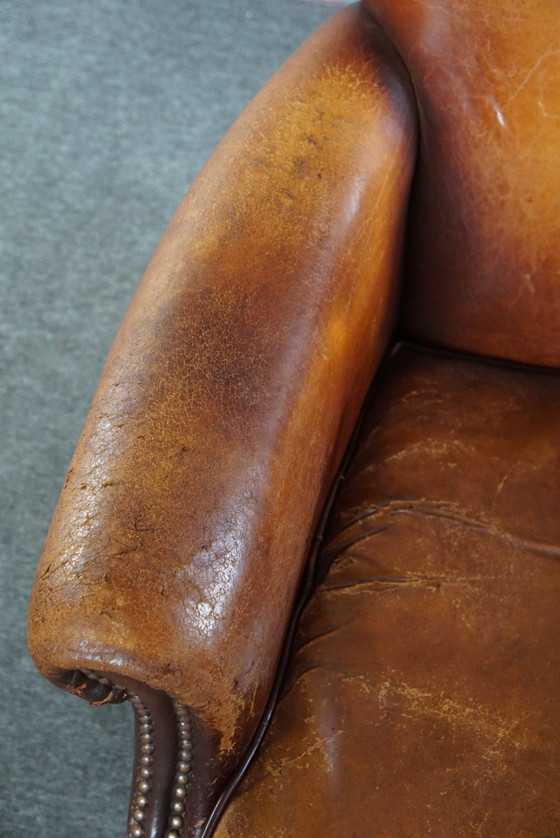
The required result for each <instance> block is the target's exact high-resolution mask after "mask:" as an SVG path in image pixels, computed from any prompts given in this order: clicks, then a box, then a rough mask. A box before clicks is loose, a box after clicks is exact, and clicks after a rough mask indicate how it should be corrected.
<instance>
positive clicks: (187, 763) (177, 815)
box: [165, 702, 192, 838]
mask: <svg viewBox="0 0 560 838" xmlns="http://www.w3.org/2000/svg"><path fill="white" fill-rule="evenodd" d="M175 713H176V715H177V735H178V743H179V751H178V756H177V770H176V774H175V785H174V787H173V798H172V800H171V814H170V816H169V829H168V830H167V832H166V833H165V838H180V831H181V829H182V827H183V814H184V811H185V798H186V797H187V791H188V787H189V781H190V775H191V772H192V725H191V720H190V716H189V711H188V709H187V708H186V707H184V706H183V705H182V704H179V703H178V702H175Z"/></svg>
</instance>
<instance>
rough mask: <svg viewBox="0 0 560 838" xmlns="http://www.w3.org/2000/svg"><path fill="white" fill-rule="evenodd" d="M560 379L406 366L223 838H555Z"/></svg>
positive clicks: (448, 365) (418, 359) (377, 418)
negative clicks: (264, 736) (255, 758)
mask: <svg viewBox="0 0 560 838" xmlns="http://www.w3.org/2000/svg"><path fill="white" fill-rule="evenodd" d="M559 426H560V374H559V373H557V372H552V371H540V370H530V369H526V368H523V367H513V366H511V367H508V366H499V365H496V364H492V363H487V362H484V361H477V360H474V359H470V358H464V357H453V356H445V355H437V354H431V353H428V352H425V351H421V350H418V349H413V348H404V349H401V350H400V351H399V352H398V353H397V354H396V356H395V357H394V358H393V359H392V361H391V362H390V364H389V366H388V367H387V369H386V370H385V373H384V375H383V377H382V381H381V382H380V384H379V387H378V389H377V391H376V393H375V395H374V399H373V402H372V407H371V410H370V412H369V415H368V419H367V422H366V426H365V430H364V434H363V438H362V440H361V443H360V445H359V448H358V451H357V453H356V456H355V458H354V460H353V462H352V465H351V467H350V470H349V473H348V475H347V480H346V481H345V484H344V488H343V490H342V491H341V492H340V494H339V496H338V500H337V502H336V506H335V509H334V511H333V516H332V519H331V528H330V533H329V537H328V540H327V543H326V545H325V548H324V552H323V560H324V562H325V563H326V565H329V564H330V563H332V564H331V566H330V570H329V571H328V573H327V575H326V578H325V579H324V581H323V582H322V584H320V585H319V587H318V588H317V590H316V592H315V594H314V596H313V597H312V599H311V601H310V602H309V604H308V606H307V608H306V611H305V613H304V615H303V618H302V620H301V624H300V628H299V631H298V636H297V643H296V650H295V653H294V655H293V660H292V665H291V669H290V672H289V675H288V678H287V681H286V684H285V688H284V697H283V699H282V700H281V702H280V704H279V707H278V709H277V712H276V715H275V718H274V721H273V723H272V726H271V729H270V730H269V733H268V736H267V738H266V739H265V742H264V745H263V747H262V749H261V752H260V754H259V757H258V759H257V760H256V761H255V762H254V763H253V765H252V767H251V768H250V770H249V773H248V775H247V776H246V778H245V780H244V782H243V784H242V786H241V788H240V790H239V792H238V794H237V796H236V798H235V799H234V800H233V801H232V803H231V804H230V807H229V809H228V811H227V812H226V814H225V816H224V818H223V820H222V823H221V825H220V827H219V828H218V830H217V832H216V838H241V836H243V838H253V837H254V838H292V836H296V835H297V836H300V838H307V836H309V838H317V836H325V838H327V837H328V836H332V838H335V836H336V838H339V836H341V835H344V836H348V838H371V836H375V838H403V836H420V835H422V836H424V835H430V836H434V837H435V838H449V836H451V835H460V836H462V838H470V836H473V838H474V836H487V838H506V836H507V838H521V836H523V838H528V836H531V838H555V836H557V835H558V833H559V828H560V798H559V796H558V775H559V772H560V749H559V748H558V740H559V735H560V716H559V713H558V696H559V694H560V644H559V642H558V638H559V636H560V610H559V608H558V602H559V601H560V599H559V598H560V564H559V558H560V443H559V440H558V427H559Z"/></svg>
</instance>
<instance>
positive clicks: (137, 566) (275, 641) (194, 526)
mask: <svg viewBox="0 0 560 838" xmlns="http://www.w3.org/2000/svg"><path fill="white" fill-rule="evenodd" d="M412 101H413V97H412V93H411V89H410V85H409V81H408V76H407V74H406V71H405V70H404V68H403V66H402V64H401V62H400V59H399V58H398V55H397V54H396V52H395V50H394V48H393V47H391V45H390V44H389V42H388V41H387V39H386V37H385V36H384V35H383V33H382V32H381V30H380V29H379V27H378V26H377V25H376V24H375V23H374V22H373V21H372V20H371V18H370V17H369V16H368V15H367V13H365V12H364V11H362V10H360V9H356V8H353V9H350V10H346V11H345V12H344V13H343V14H341V15H339V16H338V17H337V18H335V19H334V20H331V21H330V22H328V23H327V24H326V25H325V26H324V27H322V28H321V29H320V30H319V31H318V32H317V33H316V35H315V36H313V37H312V38H311V40H310V41H309V42H308V43H307V44H306V45H304V47H303V48H302V49H301V50H300V51H299V52H297V53H296V54H295V55H294V56H293V57H292V59H291V60H290V61H289V62H288V63H287V65H285V67H284V68H283V69H282V70H281V71H280V72H279V73H278V74H277V76H275V77H274V78H273V79H272V80H271V82H270V83H269V84H268V85H267V86H266V87H265V88H264V89H263V90H262V91H261V93H260V94H259V95H258V96H257V97H256V99H255V100H254V101H253V103H252V104H251V105H250V106H249V108H248V109H247V110H246V111H245V112H244V114H243V115H242V116H241V118H240V119H239V120H238V122H237V123H236V124H235V125H234V127H233V128H232V129H231V130H230V132H229V134H228V135H227V136H226V138H225V139H224V141H223V142H222V143H221V144H220V146H219V147H218V149H217V150H216V152H215V153H214V155H213V156H212V158H211V159H210V161H209V163H208V164H207V166H206V167H205V168H204V169H203V171H202V173H201V174H200V176H199V178H198V179H197V181H196V182H195V184H194V186H193V187H192V189H191V191H190V192H189V194H188V195H187V197H186V198H185V200H184V202H183V203H182V204H181V206H180V207H179V210H178V211H177V214H176V215H175V217H174V219H173V220H172V222H171V224H170V227H169V229H168V230H167V232H166V234H165V236H164V238H163V240H162V242H161V243H160V245H159V247H158V249H157V251H156V253H155V255H154V257H153V259H152V261H151V263H150V265H149V267H148V269H147V272H146V274H145V276H144V278H143V280H142V283H141V285H140V287H139V290H138V291H137V294H136V296H135V298H134V300H133V302H132V304H131V307H130V309H129V311H128V313H127V315H126V317H125V320H124V322H123V324H122V326H121V328H120V330H119V333H118V335H117V338H116V340H115V343H114V345H113V347H112V349H111V352H110V355H109V358H108V361H107V363H106V366H105V369H104V372H103V376H102V379H101V381H100V384H99V387H98V390H97V392H96V395H95V397H94V400H93V403H92V406H91V410H90V412H89V415H88V418H87V422H86V426H85V429H84V432H83V435H82V437H81V440H80V443H79V445H78V449H77V451H76V454H75V456H74V459H73V461H72V464H71V467H70V471H69V473H68V477H67V480H66V485H65V486H64V489H63V491H62V495H61V498H60V501H59V504H58V507H57V510H56V512H55V515H54V519H53V523H52V526H51V529H50V532H49V535H48V538H47V542H46V546H45V551H44V554H43V557H42V559H41V563H40V566H39V569H38V574H37V577H36V584H35V587H34V591H33V596H32V603H31V610H30V620H29V623H30V646H31V651H32V654H33V656H34V659H35V661H36V663H37V666H38V667H39V669H40V670H41V671H42V672H43V673H44V674H45V675H46V676H47V677H48V678H50V679H51V680H53V681H54V683H56V684H58V685H59V686H62V687H68V684H69V678H70V675H69V673H71V672H72V671H74V670H76V669H86V670H93V671H100V672H103V673H104V675H105V676H106V677H108V678H109V679H111V680H113V681H114V682H115V683H117V684H119V681H120V679H128V680H130V681H132V682H134V683H135V684H136V685H142V684H144V685H147V687H148V688H149V689H150V690H156V691H158V690H159V691H164V692H165V693H167V694H169V695H171V696H173V697H174V698H175V699H177V700H178V701H179V702H180V703H181V704H185V705H188V706H189V707H190V708H191V712H192V714H193V716H194V717H195V718H196V719H197V724H198V728H199V729H204V730H206V739H207V743H206V747H205V748H204V749H203V748H198V749H197V754H198V759H200V754H201V753H204V764H197V763H196V761H195V764H194V775H195V777H197V776H201V775H202V776H204V777H205V782H206V788H205V792H206V793H205V795H202V796H201V797H200V799H199V800H198V802H196V801H195V802H193V800H192V798H190V799H189V801H188V805H189V806H191V809H192V807H194V809H192V810H191V811H190V813H189V818H190V823H191V826H190V827H189V829H195V827H194V826H193V824H195V823H198V824H200V822H202V821H203V820H204V817H205V815H206V814H207V812H208V809H209V808H211V805H212V803H213V799H214V798H215V796H216V794H217V793H218V792H219V790H220V787H221V784H222V783H223V780H224V778H225V777H227V775H228V774H229V772H230V771H231V769H232V767H233V766H234V765H235V763H236V762H237V760H238V759H239V757H240V755H241V754H242V752H243V750H244V748H245V747H246V745H247V743H248V741H249V740H250V738H251V736H252V734H253V732H254V730H255V727H256V725H257V723H258V721H259V719H260V716H261V713H262V710H263V708H264V706H265V703H266V700H267V697H268V694H269V691H270V687H271V684H272V681H273V678H274V675H275V671H276V667H277V661H278V656H279V653H280V650H281V648H282V643H283V638H284V635H285V632H286V626H287V624H288V621H289V618H290V614H291V610H292V603H293V600H294V596H295V594H296V591H297V588H298V584H299V582H300V580H301V577H302V573H303V568H304V564H305V560H306V557H307V554H308V551H309V546H310V541H311V537H312V535H313V531H314V529H315V527H316V525H317V521H318V520H319V517H320V515H321V511H322V508H323V506H324V503H325V500H326V498H327V496H328V493H329V489H330V486H331V484H332V482H333V479H334V477H335V475H336V473H337V470H338V468H339V465H340V462H341V459H342V457H343V455H344V452H345V449H346V447H347V444H348V440H349V438H350V435H351V434H352V431H353V428H354V425H355V423H356V419H357V416H358V414H359V412H360V409H361V405H362V402H363V400H364V396H365V394H366V392H367V389H368V387H369V384H370V381H371V378H372V376H373V374H374V372H375V370H376V368H377V366H378V364H379V362H380V359H381V358H382V356H383V354H384V353H385V351H386V348H387V345H388V341H389V339H390V336H391V332H392V329H393V327H394V322H395V312H396V299H397V293H398V285H399V275H400V267H401V260H402V250H403V232H404V219H405V216H406V204H407V197H408V191H409V185H410V180H411V174H412V170H413V163H414V157H415V152H416V134H415V113H414V106H413V104H412ZM138 691H139V690H138ZM196 758H197V756H196V754H195V760H196ZM186 834H187V833H186V832H185V835H186ZM188 834H191V833H190V832H188Z"/></svg>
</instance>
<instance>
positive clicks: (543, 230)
mask: <svg viewBox="0 0 560 838" xmlns="http://www.w3.org/2000/svg"><path fill="white" fill-rule="evenodd" d="M559 42H560V25H559V13H558V6H557V3H556V0H531V1H530V2H526V0H507V2H506V0H494V2H488V0H481V2H476V3H474V2H470V0H430V2H427V0H403V2H398V3H395V2H390V0H367V1H366V2H364V4H363V5H362V6H356V7H351V8H350V9H346V10H344V11H343V12H342V13H340V14H338V15H337V16H335V17H334V18H333V19H332V20H331V21H330V22H329V23H327V24H326V25H325V26H324V27H322V28H321V29H320V30H319V31H318V32H317V33H316V35H315V36H313V37H312V39H310V41H309V42H307V44H306V45H304V47H303V48H302V49H301V50H300V51H298V52H297V53H296V54H295V55H294V56H293V58H292V59H291V60H290V61H289V62H288V63H287V64H286V65H285V67H284V68H283V69H282V70H281V71H280V72H279V73H278V74H277V75H276V76H275V77H274V78H273V79H272V81H271V82H270V83H269V84H268V85H267V86H266V87H265V88H264V89H263V91H261V93H260V94H259V95H258V96H257V98H256V99H255V100H254V102H253V103H252V104H251V105H250V106H249V108H248V109H247V110H246V111H245V113H244V114H243V115H242V116H241V118H240V119H239V120H238V122H237V123H236V124H235V125H234V127H233V128H232V129H231V131H230V132H229V133H228V135H227V136H226V138H225V139H224V141H223V142H222V143H221V144H220V146H219V147H218V149H217V150H216V152H215V153H214V155H213V157H212V158H211V159H210V161H209V163H208V164H207V166H206V167H205V169H204V170H203V171H202V173H201V175H200V176H199V178H198V179H197V181H196V183H195V185H194V187H193V189H192V190H191V192H190V193H189V195H188V196H187V197H186V199H185V201H184V202H183V204H182V205H181V207H180V208H179V210H178V212H177V214H176V216H175V218H174V219H173V221H172V222H171V225H170V227H169V229H168V231H167V233H166V234H165V236H164V238H163V240H162V242H161V244H160V246H159V248H158V250H157V251H156V253H155V255H154V257H153V260H152V262H151V263H150V265H149V267H148V270H147V272H146V275H145V277H144V279H143V281H142V283H141V285H140V288H139V290H138V292H137V294H136V297H135V299H134V301H133V303H132V305H131V307H130V310H129V312H128V314H127V316H126V318H125V321H124V323H123V325H122V327H121V329H120V331H119V334H118V336H117V339H116V341H115V344H114V346H113V348H112V350H111V354H110V356H109V359H108V362H107V365H106V367H105V370H104V374H103V377H102V380H101V383H100V385H99V388H98V391H97V393H96V396H95V398H94V401H93V405H92V408H91V411H90V414H89V417H88V420H87V424H86V428H85V430H84V434H83V436H82V439H81V441H80V444H79V446H78V450H77V452H76V455H75V458H74V460H73V462H72V465H71V469H70V472H69V475H68V479H67V483H66V486H65V488H64V490H63V493H62V496H61V500H60V502H59V505H58V507H57V511H56V513H55V517H54V520H53V524H52V527H51V530H50V533H49V537H48V540H47V544H46V547H45V553H44V556H43V558H42V560H41V564H40V567H39V571H38V576H37V581H36V584H35V587H34V592H33V598H32V605H31V611H30V643H31V649H32V653H33V655H34V658H35V660H36V662H37V665H38V667H39V669H40V670H41V671H42V672H43V673H44V674H45V675H46V676H47V677H49V678H50V679H51V680H53V681H54V682H55V683H57V684H58V685H59V686H63V687H66V688H69V689H71V688H72V687H71V684H72V683H73V682H72V677H73V676H72V673H73V672H75V670H77V669H85V670H92V671H94V672H95V671H99V672H103V673H104V674H105V675H107V676H108V677H109V679H110V680H113V681H115V682H116V683H117V684H118V683H119V678H121V679H122V680H123V681H126V680H129V681H130V682H132V683H134V684H140V685H145V691H146V692H145V694H146V695H149V694H150V691H156V692H157V691H163V692H164V693H166V694H167V695H170V696H172V697H173V698H175V699H177V700H178V701H179V702H180V703H181V704H185V705H188V706H189V707H190V708H191V711H192V714H193V719H194V722H195V728H196V731H197V736H199V741H200V743H201V744H200V747H199V748H198V757H197V758H196V759H198V760H199V762H198V763H196V759H195V762H194V763H193V772H194V775H195V777H198V778H202V779H201V780H200V781H199V783H198V786H197V791H196V794H195V796H194V798H192V799H191V800H190V801H189V803H188V805H189V806H190V807H191V808H190V810H189V814H188V817H189V819H190V820H188V824H187V826H186V827H185V829H184V830H183V835H182V838H187V837H188V836H194V835H195V834H199V832H197V830H199V829H200V824H201V823H203V821H204V818H205V817H206V815H207V813H208V811H209V808H211V806H212V804H213V802H214V800H215V798H216V796H217V795H218V794H219V791H220V788H221V787H222V785H223V783H224V782H225V780H226V778H227V776H228V775H229V774H230V773H231V771H232V770H233V768H234V766H235V765H236V763H237V762H238V760H239V759H240V758H241V756H242V754H243V751H244V749H245V748H246V746H247V743H248V742H249V741H250V739H251V737H252V735H253V733H254V731H255V728H256V726H257V724H258V721H259V718H260V716H261V713H262V711H263V708H264V707H265V705H266V701H267V696H268V694H269V691H270V689H271V684H272V683H273V679H274V676H275V671H276V667H277V661H278V658H279V655H280V651H281V648H282V644H283V638H284V635H285V632H286V627H287V625H288V623H289V620H290V615H291V609H292V603H293V601H294V596H295V594H296V591H297V588H298V585H299V583H300V580H301V578H302V573H303V569H304V566H305V563H306V559H307V556H308V553H309V545H310V542H311V539H312V537H313V533H314V531H315V529H316V526H317V522H318V521H319V519H320V516H321V510H322V508H323V506H324V503H325V501H326V499H327V497H328V494H329V491H330V487H331V485H332V483H333V480H334V478H335V475H336V473H337V469H338V468H339V465H340V463H341V460H342V457H343V454H344V451H345V449H346V446H347V445H348V441H349V439H350V436H351V434H352V430H353V429H354V426H355V424H356V421H357V418H358V415H359V413H360V409H361V406H362V403H363V401H364V398H365V395H366V392H367V390H368V387H369V385H370V383H371V381H372V379H373V378H374V377H375V374H376V371H377V369H378V367H379V364H380V362H381V359H382V358H383V356H384V354H385V353H386V352H387V350H388V349H389V348H390V347H391V345H392V343H393V342H394V339H395V338H394V330H395V328H398V329H400V334H401V335H403V334H406V335H413V336H414V337H415V338H416V339H418V340H423V341H425V342H429V343H433V344H439V345H442V346H446V347H449V348H451V349H454V350H460V351H463V352H469V353H474V354H477V355H488V356H493V357H495V358H501V359H510V360H513V361H519V362H526V363H531V364H538V365H549V366H551V367H554V366H558V365H559V364H560V342H559V341H560V337H559V335H560V331H559V330H558V328H557V326H558V317H559V314H560V311H559V309H560V295H559V294H558V276H559V268H560V265H559V261H558V260H559V255H558V254H559V251H558V247H557V231H558V218H559V217H560V212H559V210H560V206H559V195H560V169H559V167H558V163H557V158H558V148H559V147H560V121H559V116H560V110H559V101H560V93H559V89H558V79H559V78H560V67H559V64H558V62H559V55H560V46H559ZM417 134H418V137H417ZM418 139H419V142H418V144H417V140H418ZM412 178H414V180H413V186H412V193H411V196H410V204H409V189H410V185H411V179H412ZM405 225H406V230H405ZM405 234H406V235H405ZM401 263H404V277H405V282H404V287H403V289H402V294H401V288H400V282H399V278H400V275H401ZM399 295H401V296H400V297H399ZM389 369H390V372H388V373H386V375H385V378H384V382H383V384H382V385H380V387H379V390H378V391H377V393H376V395H375V397H374V401H373V408H372V413H371V414H370V418H369V420H368V425H367V429H366V433H365V435H364V437H363V442H362V445H361V447H360V450H359V452H358V454H357V456H356V459H355V462H354V466H353V467H352V469H353V470H352V475H351V479H350V480H349V482H348V484H347V486H346V487H345V488H344V489H343V491H342V492H341V493H340V496H339V499H338V501H337V504H336V509H335V511H334V513H333V515H332V517H331V520H330V522H329V534H330V535H329V539H330V540H329V542H328V545H327V546H326V547H325V550H324V552H323V554H322V557H321V562H322V566H321V567H322V570H323V572H324V573H327V571H328V567H329V562H331V561H334V563H333V566H332V569H331V570H330V572H328V573H327V575H326V577H325V579H324V580H323V582H322V583H321V586H320V587H319V588H318V590H317V593H316V594H315V596H314V597H313V599H312V601H311V603H310V605H309V607H308V609H307V611H306V613H305V615H304V618H303V620H302V623H301V626H300V629H299V641H298V644H299V645H298V648H297V650H296V651H295V654H294V659H293V662H292V668H291V672H290V675H289V679H288V681H287V682H286V684H285V692H286V695H285V698H284V700H283V701H282V702H281V704H280V706H279V708H278V712H277V714H276V716H275V720H274V723H273V727H272V729H271V731H270V734H269V735H268V737H267V739H266V742H265V746H264V749H263V751H262V754H261V756H260V757H259V759H258V760H257V761H256V762H255V763H254V765H253V767H252V769H251V772H250V774H249V775H248V777H247V779H246V781H245V783H244V785H243V787H242V789H241V791H240V793H239V794H238V796H237V797H236V798H235V799H234V800H233V802H232V804H231V806H230V808H229V810H228V812H227V813H226V815H225V818H224V820H223V822H222V825H221V826H220V827H219V830H218V834H219V835H220V836H221V837H223V838H225V836H228V838H229V837H230V836H231V838H233V836H235V838H238V836H247V838H249V836H252V835H254V836H255V838H256V836H259V838H279V836H283V835H285V836H291V835H295V834H297V835H301V836H310V838H315V836H317V835H319V834H323V833H324V834H325V835H333V836H334V835H337V836H339V835H354V836H359V838H369V837H370V836H371V835H376V836H377V838H402V836H403V835H418V834H431V835H434V836H441V838H444V836H446V838H447V836H449V835H450V834H459V835H464V836H470V835H473V836H474V835H487V836H495V835H508V836H509V835H519V836H521V835H523V836H526V835H534V836H538V838H549V837H550V838H552V836H553V835H554V836H555V835H557V834H558V822H559V818H560V812H559V809H558V804H557V802H556V801H557V799H558V797H557V794H556V790H555V789H553V788H552V782H553V779H554V778H555V776H556V775H557V774H558V768H559V767H560V766H559V764H558V762H559V760H558V748H557V745H556V741H557V738H558V732H559V731H558V725H557V721H556V717H557V715H558V714H557V713H556V712H555V703H554V702H555V698H556V696H557V693H558V686H559V685H558V680H557V675H556V673H557V672H558V663H559V661H558V656H559V645H558V628H559V626H558V618H557V616H556V614H557V611H558V609H557V607H555V606H557V602H558V585H559V582H558V561H557V559H558V550H559V545H558V523H557V522H558V520H559V518H558V502H557V499H558V489H559V486H558V477H557V475H558V473H559V472H558V455H557V445H556V440H555V436H556V434H555V429H556V428H557V427H558V420H560V413H559V410H560V408H559V402H558V397H559V396H558V393H559V391H558V378H557V375H556V373H553V372H550V373H546V372H544V371H542V370H539V369H538V368H535V370H534V372H530V371H529V370H528V369H520V368H513V367H508V366H507V365H503V366H502V367H500V366H496V365H492V364H490V363H488V364H483V363H481V362H480V363H478V362H475V361H474V360H471V361H468V360H464V359H463V360H461V359H460V358H456V359H455V360H451V359H445V358H440V357H437V356H435V355H429V354H426V353H421V352H420V353H414V352H411V351H409V350H407V351H405V352H401V353H399V355H398V357H397V358H395V359H394V360H393V361H392V364H391V366H390V368H389ZM88 689H89V687H87V688H84V694H88ZM95 689H98V687H96V688H95ZM202 743H204V744H202ZM197 795H198V796H197ZM366 795H367V805H365V804H364V798H365V797H366ZM193 801H194V802H193ZM280 803H281V808H279V806H280ZM197 824H198V826H197ZM150 828H152V827H150ZM158 829H159V827H157V825H156V826H154V827H153V835H154V836H155V835H156V834H159V833H158V832H157V830H158ZM162 829H163V830H164V829H165V827H162Z"/></svg>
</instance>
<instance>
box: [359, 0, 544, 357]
mask: <svg viewBox="0 0 560 838" xmlns="http://www.w3.org/2000/svg"><path fill="white" fill-rule="evenodd" d="M365 5H366V6H367V8H368V9H369V11H370V12H371V13H372V14H373V15H374V17H376V19H378V20H379V21H380V22H381V24H382V26H383V27H384V29H385V30H386V32H387V33H388V34H389V37H390V38H391V40H392V41H393V43H394V44H395V45H396V46H397V48H398V50H399V51H400V53H401V56H402V57H403V59H404V62H405V64H406V66H407V67H408V70H409V72H410V74H411V77H412V80H413V84H414V87H415V91H416V96H417V101H418V107H419V119H420V136H421V139H420V153H419V164H418V168H417V172H416V182H415V188H414V194H413V199H412V204H411V211H410V225H409V243H408V266H407V272H406V273H407V279H406V287H405V295H404V298H403V299H404V315H403V316H404V324H405V326H406V328H407V329H408V330H409V332H410V333H412V334H413V335H414V336H416V337H419V338H421V339H424V340H428V341H430V342H434V343H437V344H441V345H444V346H447V347H452V348H455V349H461V350H464V351H469V352H474V353H479V354H484V355H490V356H496V357H503V358H509V359H512V360H517V361H526V362H529V363H538V364H546V365H552V366H558V365H559V364H560V330H559V329H558V319H559V316H560V249H559V247H558V228H559V221H560V165H559V162H558V159H559V153H560V6H559V5H558V2H557V0H530V2H527V1H526V0H483V2H476V3H474V2H472V0H430V2H429V3H428V2H427V0H399V2H398V3H395V2H394V0H366V2H365Z"/></svg>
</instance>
